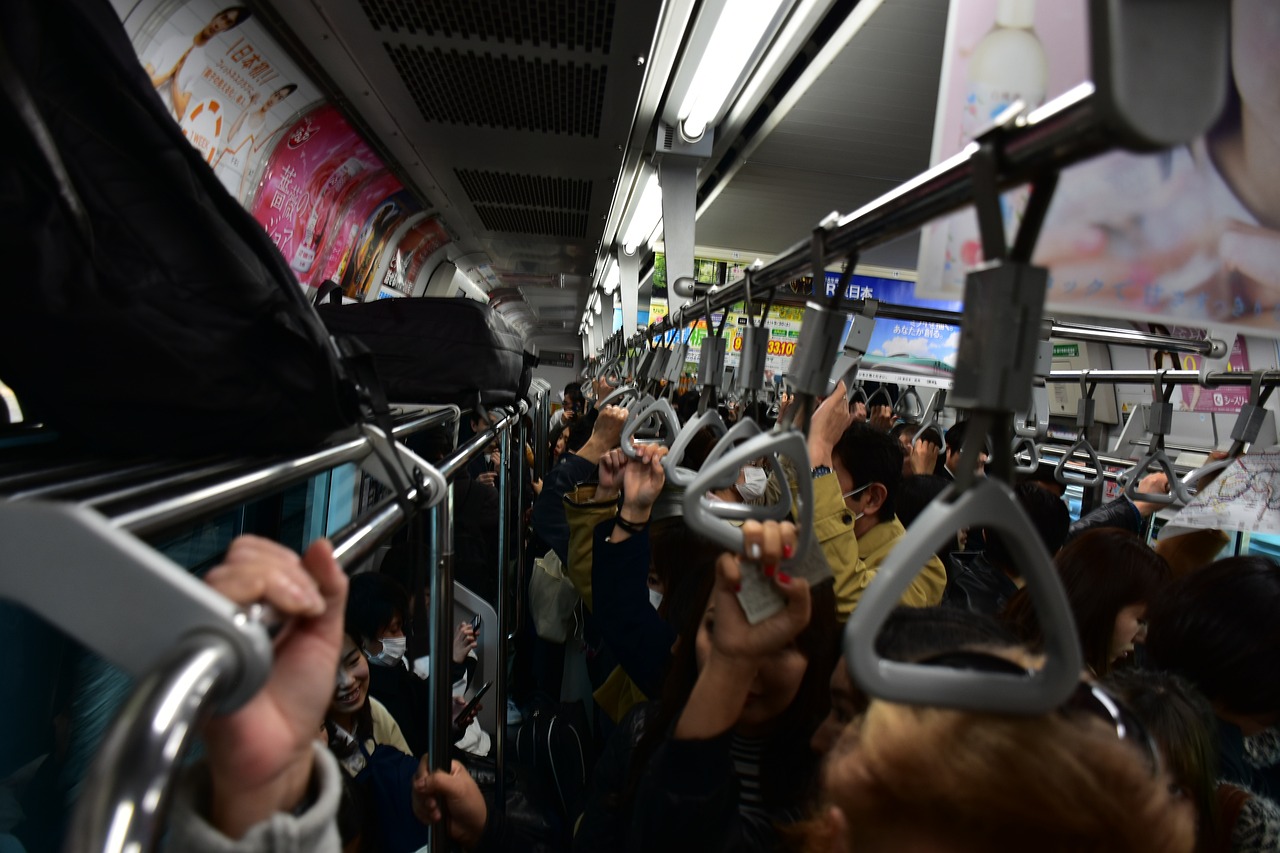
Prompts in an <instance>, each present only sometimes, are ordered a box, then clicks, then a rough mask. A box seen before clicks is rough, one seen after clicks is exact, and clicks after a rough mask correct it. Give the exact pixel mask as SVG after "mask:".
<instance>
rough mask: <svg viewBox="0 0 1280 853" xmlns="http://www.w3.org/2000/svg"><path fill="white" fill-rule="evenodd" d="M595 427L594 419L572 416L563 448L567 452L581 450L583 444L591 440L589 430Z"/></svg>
mask: <svg viewBox="0 0 1280 853" xmlns="http://www.w3.org/2000/svg"><path fill="white" fill-rule="evenodd" d="M595 427H596V422H595V420H594V419H591V418H574V419H573V421H572V422H571V423H570V424H569V439H568V441H566V442H565V445H564V449H565V450H566V451H567V452H569V453H576V452H578V451H579V450H581V449H582V447H583V445H585V444H586V443H587V442H588V441H590V440H591V432H592V430H594V429H595Z"/></svg>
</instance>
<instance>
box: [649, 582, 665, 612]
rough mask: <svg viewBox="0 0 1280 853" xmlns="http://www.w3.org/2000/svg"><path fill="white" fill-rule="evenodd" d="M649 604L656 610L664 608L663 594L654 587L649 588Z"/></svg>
mask: <svg viewBox="0 0 1280 853" xmlns="http://www.w3.org/2000/svg"><path fill="white" fill-rule="evenodd" d="M649 603H650V604H652V605H653V609H654V610H657V609H658V608H659V607H661V606H662V593H660V592H658V591H657V590H656V589H654V588H653V587H650V588H649Z"/></svg>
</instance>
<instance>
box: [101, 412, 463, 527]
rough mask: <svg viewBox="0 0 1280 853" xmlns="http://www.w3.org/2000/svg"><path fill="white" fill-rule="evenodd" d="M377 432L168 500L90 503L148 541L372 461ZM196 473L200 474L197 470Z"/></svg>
mask: <svg viewBox="0 0 1280 853" xmlns="http://www.w3.org/2000/svg"><path fill="white" fill-rule="evenodd" d="M457 418H458V409H457V407H454V406H450V407H446V408H443V409H440V410H437V411H436V412H433V413H431V414H430V415H427V416H425V417H422V418H415V419H414V421H413V422H412V423H406V424H404V425H402V427H397V428H393V429H394V433H395V435H396V437H397V438H399V437H404V436H407V435H409V434H412V433H413V432H416V431H419V430H422V429H426V428H429V427H432V426H443V425H445V424H448V423H452V422H454V421H456V420H457ZM372 429H373V430H374V433H369V432H366V433H365V434H363V435H361V436H360V437H358V438H352V439H349V440H346V441H343V442H342V443H341V444H337V445H334V446H331V447H328V448H325V449H323V450H319V451H316V452H314V453H309V454H305V455H303V456H297V457H293V458H289V459H283V460H275V461H268V462H266V463H261V462H246V463H245V464H244V465H243V466H242V467H241V468H240V469H239V470H238V472H231V473H230V475H229V476H228V475H227V474H222V475H220V476H218V477H216V478H214V479H213V480H212V481H211V482H202V481H200V480H196V481H194V482H180V483H177V485H181V486H184V487H185V488H182V489H181V490H179V491H176V492H171V493H170V492H167V491H166V492H165V493H164V494H163V496H157V495H156V494H154V492H153V491H152V490H151V489H149V488H148V489H139V488H128V489H123V490H120V491H119V492H118V493H114V494H113V493H107V494H105V495H102V496H101V497H98V498H93V499H90V500H88V501H86V504H87V505H90V506H93V507H94V508H95V509H97V510H98V511H99V512H102V513H103V514H104V515H106V516H108V517H109V518H111V520H112V522H113V523H114V524H116V525H117V526H119V527H120V528H122V529H124V530H128V531H130V532H132V533H136V534H138V535H140V536H145V535H147V534H150V533H155V532H157V531H159V530H163V529H165V528H167V527H171V526H173V525H175V524H180V523H182V522H185V521H191V520H192V519H196V518H200V517H201V516H205V515H208V514H209V513H211V512H215V511H217V510H220V509H225V508H227V507H231V506H235V505H237V504H240V503H243V502H245V501H247V500H251V499H253V498H254V497H257V496H258V495H262V494H265V493H267V492H269V491H271V490H273V489H279V488H283V487H285V486H288V485H290V484H292V483H296V482H300V481H302V480H305V479H307V478H308V477H311V476H313V475H315V474H318V473H320V472H322V471H327V470H330V469H333V468H336V467H338V466H339V465H343V464H345V463H348V462H359V461H361V460H363V459H367V458H368V457H369V456H370V455H371V454H373V452H374V440H373V438H372V435H373V434H375V433H376V434H380V432H381V431H380V430H378V429H377V428H376V427H375V428H372ZM195 473H196V474H197V475H198V474H200V473H201V472H200V471H199V470H197V472H195ZM169 482H172V480H170V479H166V480H162V481H161V482H160V485H161V486H164V485H167V484H168V483H169Z"/></svg>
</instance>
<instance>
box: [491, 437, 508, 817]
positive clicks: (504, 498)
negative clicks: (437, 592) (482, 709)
mask: <svg viewBox="0 0 1280 853" xmlns="http://www.w3.org/2000/svg"><path fill="white" fill-rule="evenodd" d="M498 447H499V448H500V454H501V456H500V457H499V461H498V666H497V677H496V678H495V679H494V681H495V682H497V684H496V687H497V690H495V691H494V698H495V700H496V701H497V703H498V725H497V727H496V728H497V731H495V732H494V733H493V735H494V737H493V762H494V765H495V766H496V768H497V776H498V779H497V782H496V791H495V795H496V800H495V801H496V802H497V803H498V804H500V805H501V804H503V803H506V801H507V792H506V751H507V619H508V615H507V528H508V526H509V525H510V520H509V518H508V516H509V515H510V504H509V503H508V500H509V497H510V495H509V492H508V477H507V471H508V466H509V465H510V463H511V422H510V418H509V417H508V420H507V423H506V425H505V427H504V429H503V430H502V433H501V435H499V436H498Z"/></svg>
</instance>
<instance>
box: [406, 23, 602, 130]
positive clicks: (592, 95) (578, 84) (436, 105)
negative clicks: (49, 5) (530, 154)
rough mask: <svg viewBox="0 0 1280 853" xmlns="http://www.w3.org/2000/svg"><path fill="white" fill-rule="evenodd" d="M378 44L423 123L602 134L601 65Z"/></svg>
mask: <svg viewBox="0 0 1280 853" xmlns="http://www.w3.org/2000/svg"><path fill="white" fill-rule="evenodd" d="M383 47H384V48H386V51H387V55H388V56H389V57H390V58H391V62H392V63H393V64H394V65H395V68H396V71H397V72H399V74H400V78H401V80H403V81H404V84H405V86H406V87H408V89H409V92H410V94H412V95H413V100H414V103H415V104H417V105H418V109H419V110H420V111H421V112H422V117H423V118H424V119H426V120H427V121H431V122H441V123H443V124H462V125H477V126H482V127H483V126H488V127H499V128H502V129H504V130H533V131H539V132H541V133H557V134H561V133H562V134H566V135H568V136H590V137H593V138H599V136H600V114H601V111H602V109H603V107H604V87H605V77H606V75H607V71H608V69H607V68H606V67H605V66H593V65H587V64H585V63H578V62H558V61H555V60H551V61H543V60H542V59H541V58H533V59H526V58H525V57H523V56H519V57H510V56H493V55H492V54H488V53H485V54H480V55H477V54H475V53H472V52H470V51H468V52H466V53H459V52H458V51H456V50H449V51H444V50H441V49H440V48H438V47H437V48H432V49H431V50H427V49H425V48H423V47H420V46H416V47H411V46H409V45H405V44H400V45H394V46H393V45H391V44H388V43H384V44H383Z"/></svg>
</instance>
